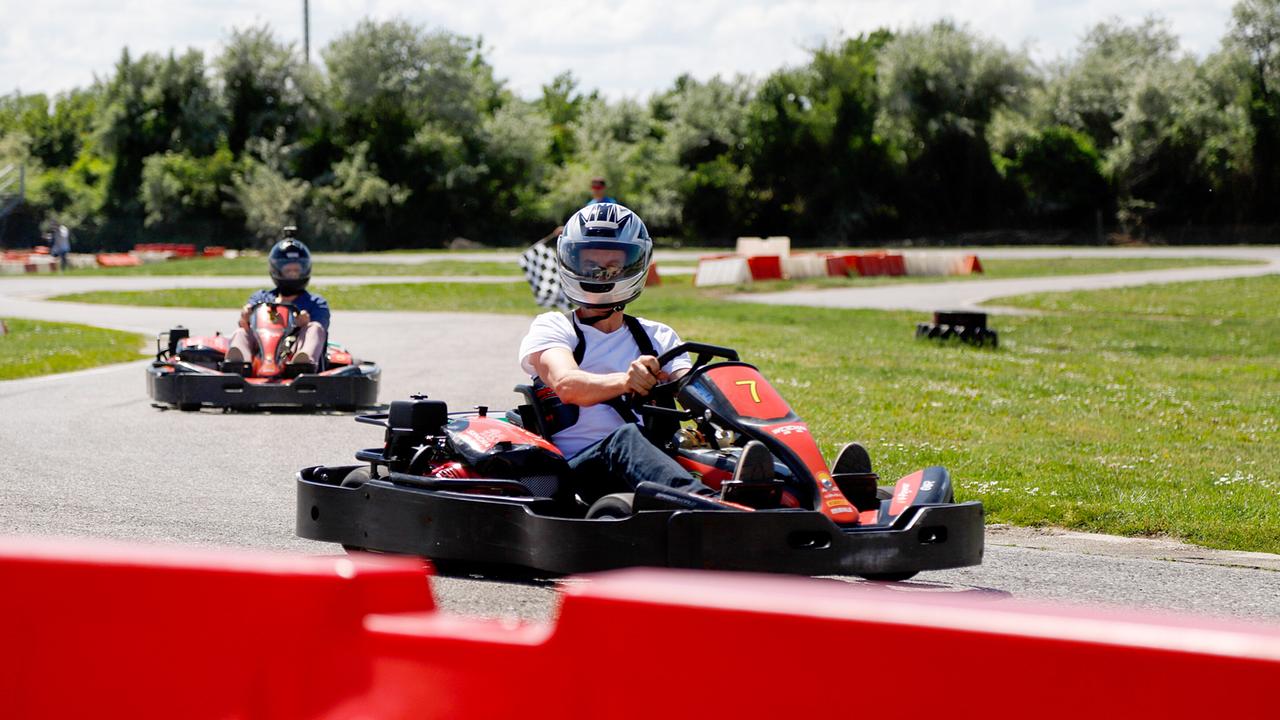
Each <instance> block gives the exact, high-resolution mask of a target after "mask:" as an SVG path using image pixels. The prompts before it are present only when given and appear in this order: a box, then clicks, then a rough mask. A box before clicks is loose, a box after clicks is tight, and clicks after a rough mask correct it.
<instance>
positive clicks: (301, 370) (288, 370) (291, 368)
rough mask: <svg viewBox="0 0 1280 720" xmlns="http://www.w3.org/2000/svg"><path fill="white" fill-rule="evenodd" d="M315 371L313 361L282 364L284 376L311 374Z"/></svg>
mask: <svg viewBox="0 0 1280 720" xmlns="http://www.w3.org/2000/svg"><path fill="white" fill-rule="evenodd" d="M315 371H316V364H315V363H309V362H306V363H289V364H287V365H285V366H284V376H285V377H286V378H296V377H298V376H299V375H311V374H314V373H315Z"/></svg>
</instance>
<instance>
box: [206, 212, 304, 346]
mask: <svg viewBox="0 0 1280 720" xmlns="http://www.w3.org/2000/svg"><path fill="white" fill-rule="evenodd" d="M294 232H295V228H293V227H286V228H285V229H284V235H285V237H284V239H283V240H281V241H280V242H278V243H276V244H275V247H272V248H271V254H270V255H269V256H268V258H267V264H268V265H269V267H270V270H271V280H272V282H274V283H275V287H274V288H272V289H270V290H259V291H258V292H256V293H254V294H253V295H252V296H250V297H249V302H248V303H246V304H245V306H244V307H242V308H240V327H239V328H237V329H236V331H235V333H234V334H233V335H232V336H231V340H230V343H229V345H230V347H229V348H228V349H227V357H226V361H227V362H228V363H243V362H247V361H248V359H249V358H250V357H252V356H253V353H254V349H255V348H256V347H257V339H256V338H254V336H253V333H251V332H249V312H250V311H251V310H252V309H253V306H254V305H256V304H258V303H262V302H282V303H292V304H293V305H294V306H295V307H297V308H298V314H297V316H296V317H295V318H294V322H295V324H296V325H297V327H298V341H297V344H296V345H295V348H296V350H295V351H294V353H293V357H291V358H290V359H289V364H291V365H302V366H308V365H309V366H311V369H315V366H316V364H317V363H319V362H320V361H321V360H322V359H323V357H324V351H325V345H326V343H327V342H328V338H329V303H328V302H327V301H326V300H325V299H324V298H323V297H321V296H319V295H313V294H311V293H309V292H307V291H306V287H307V282H308V281H309V280H310V279H311V251H309V250H307V246H306V245H303V244H302V243H301V242H300V241H298V240H297V239H295V238H294V237H293V234H294Z"/></svg>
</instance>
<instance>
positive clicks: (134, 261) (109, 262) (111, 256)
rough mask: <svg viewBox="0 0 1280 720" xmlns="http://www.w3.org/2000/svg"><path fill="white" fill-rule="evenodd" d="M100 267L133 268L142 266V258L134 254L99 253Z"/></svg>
mask: <svg viewBox="0 0 1280 720" xmlns="http://www.w3.org/2000/svg"><path fill="white" fill-rule="evenodd" d="M97 259H98V265H100V266H102V267H132V266H135V265H141V264H142V258H140V257H138V256H137V255H134V254H133V253H98V255H97Z"/></svg>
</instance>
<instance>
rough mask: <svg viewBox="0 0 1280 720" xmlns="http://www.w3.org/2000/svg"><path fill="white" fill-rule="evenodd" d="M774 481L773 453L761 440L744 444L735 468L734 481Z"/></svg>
mask: <svg viewBox="0 0 1280 720" xmlns="http://www.w3.org/2000/svg"><path fill="white" fill-rule="evenodd" d="M772 481H773V453H770V452H769V448H767V447H765V446H764V443H762V442H760V441H759V440H749V441H747V444H746V445H743V446H742V455H741V456H740V457H739V458H738V466H737V467H735V468H734V469H733V482H735V483H746V484H762V483H769V482H772Z"/></svg>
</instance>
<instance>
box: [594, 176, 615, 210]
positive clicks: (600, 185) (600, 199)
mask: <svg viewBox="0 0 1280 720" xmlns="http://www.w3.org/2000/svg"><path fill="white" fill-rule="evenodd" d="M605 185H606V183H605V181H604V178H602V177H593V178H591V199H590V200H588V201H587V204H588V205H595V204H596V203H614V204H615V205H616V204H617V202H618V201H617V200H616V199H614V198H611V197H609V196H608V195H605V194H604V192H605Z"/></svg>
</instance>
